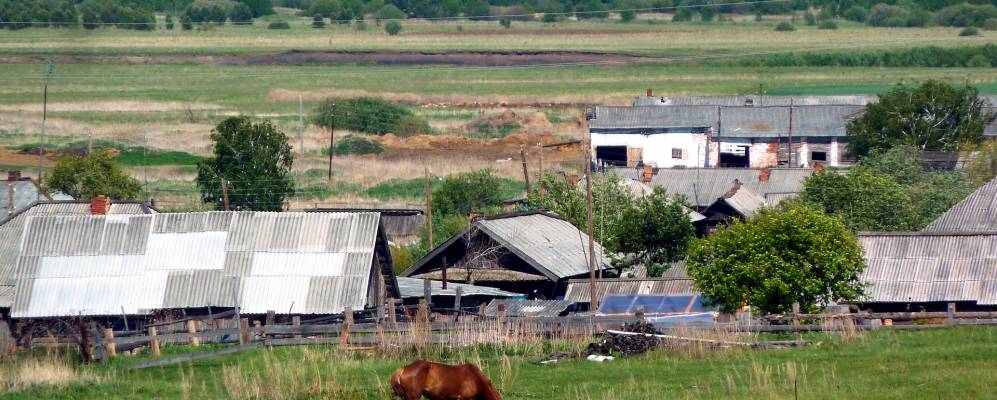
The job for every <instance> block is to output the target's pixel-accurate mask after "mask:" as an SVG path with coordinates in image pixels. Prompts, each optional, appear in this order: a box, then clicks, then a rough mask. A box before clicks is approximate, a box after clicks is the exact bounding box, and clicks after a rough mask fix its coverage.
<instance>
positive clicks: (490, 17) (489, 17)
mask: <svg viewBox="0 0 997 400" xmlns="http://www.w3.org/2000/svg"><path fill="white" fill-rule="evenodd" d="M792 1H793V0H758V1H737V2H729V3H713V4H687V5H679V6H669V7H643V8H616V9H609V10H593V11H574V12H567V11H562V12H545V13H529V14H502V15H470V16H468V15H462V16H452V17H425V18H411V19H410V18H375V19H376V20H378V21H409V22H418V21H460V20H485V21H487V20H496V19H499V18H529V17H535V16H536V15H537V14H543V15H558V16H570V15H578V14H582V15H593V14H602V13H620V12H624V11H632V12H659V11H669V10H680V9H687V8H692V9H699V8H706V7H728V6H740V5H755V4H768V3H789V2H792ZM302 20H303V21H304V20H305V18H302ZM329 21H330V23H348V22H353V21H354V20H353V19H330V20H329ZM157 22H158V21H157ZM157 22H86V23H84V24H83V25H88V26H135V25H139V26H146V25H156V23H157ZM306 22H310V20H309V21H306ZM174 23H175V24H179V22H176V21H174ZM201 23H207V24H213V23H214V22H208V21H202V22H201ZM25 24H30V25H36V24H38V25H41V24H46V25H60V24H63V22H50V21H0V25H25ZM232 25H233V26H247V27H248V26H253V25H254V23H250V24H235V23H233V24H232Z"/></svg>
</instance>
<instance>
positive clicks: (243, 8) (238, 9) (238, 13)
mask: <svg viewBox="0 0 997 400" xmlns="http://www.w3.org/2000/svg"><path fill="white" fill-rule="evenodd" d="M228 19H229V20H231V21H232V24H233V25H251V24H252V23H253V11H252V10H251V9H250V8H249V6H247V5H245V4H242V3H240V4H235V5H233V6H232V8H230V9H229V10H228Z"/></svg>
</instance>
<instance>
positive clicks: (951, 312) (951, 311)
mask: <svg viewBox="0 0 997 400" xmlns="http://www.w3.org/2000/svg"><path fill="white" fill-rule="evenodd" d="M945 312H946V314H947V317H948V323H949V325H955V324H956V321H955V303H949V304H948V308H946V310H945Z"/></svg>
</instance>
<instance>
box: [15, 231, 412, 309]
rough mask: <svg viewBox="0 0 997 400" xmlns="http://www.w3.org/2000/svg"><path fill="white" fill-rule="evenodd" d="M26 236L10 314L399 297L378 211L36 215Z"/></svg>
mask: <svg viewBox="0 0 997 400" xmlns="http://www.w3.org/2000/svg"><path fill="white" fill-rule="evenodd" d="M21 243H22V245H21V248H20V252H19V254H18V256H17V264H16V267H15V272H14V277H15V279H16V280H15V282H16V283H15V297H14V302H13V307H12V309H11V315H12V316H13V317H15V318H45V317H63V316H75V315H89V316H109V315H121V314H127V315H149V314H150V313H152V312H154V311H156V310H162V309H186V310H188V311H190V312H197V310H198V309H203V308H206V307H217V308H231V307H239V308H240V309H241V311H242V312H243V313H247V314H262V313H266V312H267V311H270V310H273V311H277V312H280V313H290V314H337V313H341V312H342V311H343V309H344V308H345V307H350V308H352V309H354V310H358V309H363V308H365V307H369V306H372V305H376V304H378V301H379V300H380V299H382V298H383V297H382V296H383V295H384V294H386V295H388V296H392V297H398V289H397V287H398V286H397V283H396V282H395V280H394V275H393V273H392V272H391V256H390V254H389V252H388V249H387V240H386V239H385V238H384V232H383V229H381V228H380V216H379V215H378V214H377V213H264V212H206V213H172V214H152V215H106V216H36V217H29V218H28V219H27V221H26V223H25V225H24V230H23V235H22V239H21ZM382 288H383V290H384V291H385V292H382Z"/></svg>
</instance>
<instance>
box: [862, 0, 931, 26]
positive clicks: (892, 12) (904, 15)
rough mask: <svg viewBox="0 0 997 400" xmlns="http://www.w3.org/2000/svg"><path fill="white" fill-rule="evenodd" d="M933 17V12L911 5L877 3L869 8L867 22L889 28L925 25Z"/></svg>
mask: <svg viewBox="0 0 997 400" xmlns="http://www.w3.org/2000/svg"><path fill="white" fill-rule="evenodd" d="M931 18H932V15H931V13H929V12H927V11H925V10H923V9H921V8H919V7H916V6H914V5H910V6H908V7H903V6H900V5H890V4H883V3H880V4H876V5H875V6H873V7H872V9H870V10H869V17H868V18H867V19H866V23H868V24H869V25H872V26H881V27H889V28H902V27H915V26H924V25H926V24H927V23H928V21H929V20H930V19H931Z"/></svg>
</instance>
